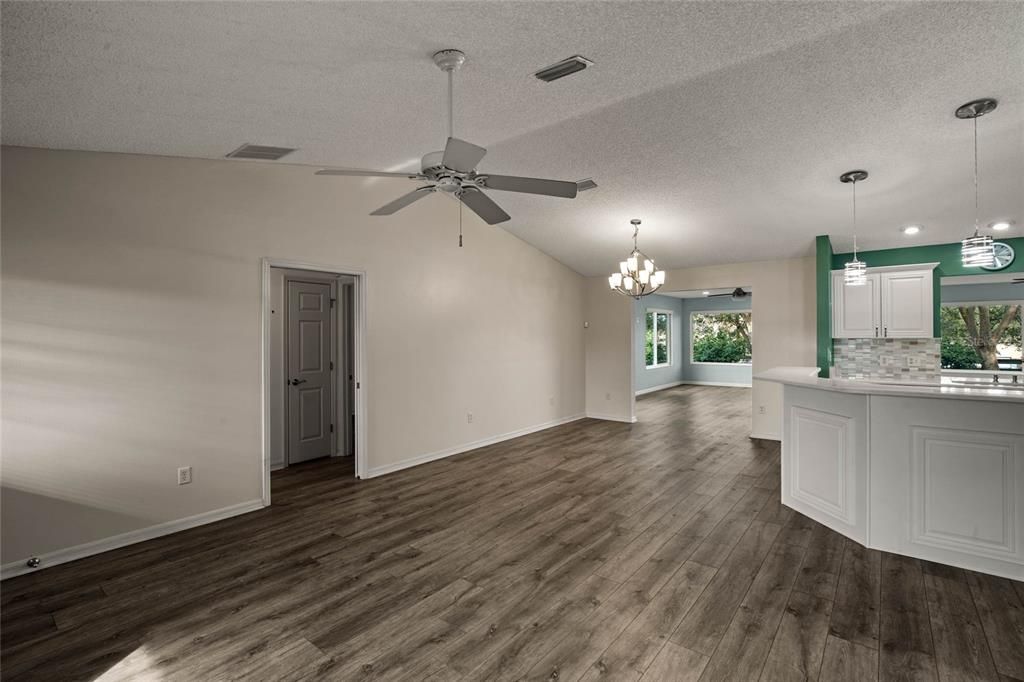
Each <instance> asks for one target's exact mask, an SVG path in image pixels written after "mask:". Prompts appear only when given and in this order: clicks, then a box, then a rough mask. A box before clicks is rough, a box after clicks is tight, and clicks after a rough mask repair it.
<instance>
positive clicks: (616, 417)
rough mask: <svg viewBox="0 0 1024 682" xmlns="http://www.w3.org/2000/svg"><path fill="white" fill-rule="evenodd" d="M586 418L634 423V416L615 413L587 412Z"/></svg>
mask: <svg viewBox="0 0 1024 682" xmlns="http://www.w3.org/2000/svg"><path fill="white" fill-rule="evenodd" d="M587 418H588V419H603V420H604V421H606V422H624V423H626V424H635V423H636V417H632V418H629V419H627V418H625V417H622V416H620V415H617V414H601V413H600V412H587Z"/></svg>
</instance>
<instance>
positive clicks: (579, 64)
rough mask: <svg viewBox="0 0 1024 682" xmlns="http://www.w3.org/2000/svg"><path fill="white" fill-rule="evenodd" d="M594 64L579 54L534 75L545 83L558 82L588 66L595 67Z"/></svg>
mask: <svg viewBox="0 0 1024 682" xmlns="http://www.w3.org/2000/svg"><path fill="white" fill-rule="evenodd" d="M593 64H594V62H592V61H590V60H589V59H586V58H585V57H581V56H579V55H578V54H577V55H573V56H572V57H569V58H568V59H563V60H562V61H560V62H558V63H557V64H552V65H551V66H548V67H545V68H543V69H541V70H540V71H538V72H537V73H535V74H533V75H534V76H536V77H537V78H539V79H541V80H542V81H544V82H545V83H550V82H551V81H556V80H558V79H559V78H565V77H566V76H568V75H570V74H573V73H576V72H577V71H582V70H583V69H585V68H587V67H588V66H593Z"/></svg>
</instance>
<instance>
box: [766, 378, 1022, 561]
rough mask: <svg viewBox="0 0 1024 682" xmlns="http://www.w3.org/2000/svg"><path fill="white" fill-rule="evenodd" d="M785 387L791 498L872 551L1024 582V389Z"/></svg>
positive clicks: (827, 382)
mask: <svg viewBox="0 0 1024 682" xmlns="http://www.w3.org/2000/svg"><path fill="white" fill-rule="evenodd" d="M754 378H755V379H757V380H761V381H771V382H776V383H779V384H782V385H783V394H784V403H783V404H784V407H783V429H782V432H783V439H782V503H783V504H785V505H786V506H788V507H791V508H793V509H795V510H796V511H799V512H800V513H802V514H804V515H806V516H808V517H810V518H812V519H814V520H816V521H818V522H820V523H822V524H824V525H826V526H828V527H829V528H832V529H833V530H835V531H837V532H839V533H842V534H843V535H845V536H846V537H848V538H850V539H852V540H855V541H856V542H859V543H861V544H863V545H865V546H867V547H870V548H873V549H880V550H885V551H888V552H894V553H897V554H904V555H907V556H913V557H917V558H920V559H927V560H929V561H935V562H939V563H944V564H950V565H953V566H959V567H961V568H967V569H971V570H975V571H981V572H984V573H991V574H994V575H1000V576H1004V577H1007V578H1012V579H1014V580H1022V579H1024V389H1022V388H1020V387H1014V386H1012V385H1010V386H1003V387H984V388H982V387H977V388H976V387H964V386H955V385H949V384H923V383H919V384H897V383H883V382H873V381H854V380H843V379H822V378H818V370H817V368H815V367H777V368H775V369H771V370H768V371H765V372H762V373H761V374H759V375H757V376H755V377H754Z"/></svg>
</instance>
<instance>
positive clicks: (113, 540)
mask: <svg viewBox="0 0 1024 682" xmlns="http://www.w3.org/2000/svg"><path fill="white" fill-rule="evenodd" d="M262 508H263V500H250V501H248V502H241V503H239V504H234V505H231V506H230V507H222V508H221V509H214V510H211V511H208V512H203V513H202V514H196V515H195V516H186V517H185V518H183V519H177V520H174V521H166V522H164V523H158V524H156V525H155V526H148V527H146V528H140V529H138V530H130V531H128V532H127V533H121V534H120V535H112V536H110V537H109V538H102V539H100V540H94V541H93V542H86V543H84V544H81V545H75V546H74V547H68V548H66V549H58V550H56V551H53V552H48V553H47V554H40V555H39V557H38V558H39V566H38V567H37V568H29V567H28V566H27V565H25V562H26V561H28V559H29V557H25V558H23V559H19V560H18V561H11V562H8V563H6V564H4V565H3V566H0V580H6V579H7V578H13V577H14V576H16V575H22V574H23V573H31V572H33V571H41V570H43V569H45V568H49V567H50V566H57V565H58V564H64V563H67V562H69V561H75V560H76V559H84V558H85V557H87V556H92V555H93V554H100V553H102V552H109V551H110V550H112V549H117V548H119V547H124V546H126V545H133V544H135V543H136V542H144V541H146V540H152V539H153V538H158V537H161V536H164V535H170V534H171V533H177V532H178V531H182V530H187V529H189V528H195V527H196V526H202V525H205V524H207V523H213V522H214V521H222V520H224V519H228V518H231V517H232V516H239V515H240V514H247V513H249V512H253V511H256V510H257V509H262Z"/></svg>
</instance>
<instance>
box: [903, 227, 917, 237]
mask: <svg viewBox="0 0 1024 682" xmlns="http://www.w3.org/2000/svg"><path fill="white" fill-rule="evenodd" d="M920 231H921V226H920V225H907V226H906V227H904V228H903V234H905V235H908V236H910V235H915V234H917V233H918V232H920Z"/></svg>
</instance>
